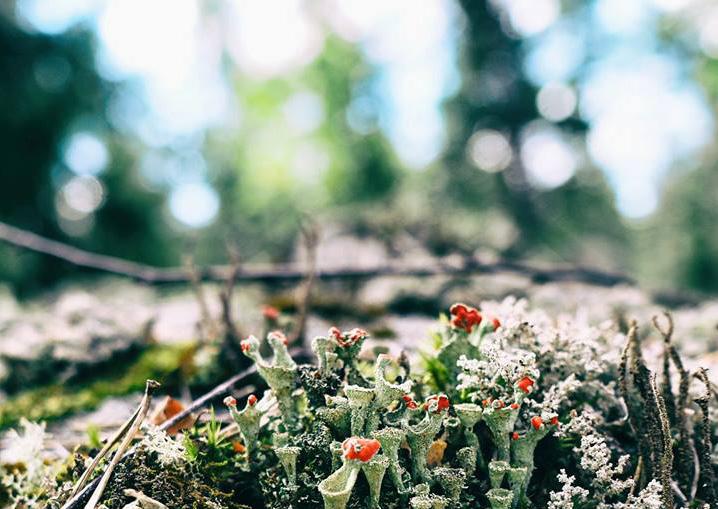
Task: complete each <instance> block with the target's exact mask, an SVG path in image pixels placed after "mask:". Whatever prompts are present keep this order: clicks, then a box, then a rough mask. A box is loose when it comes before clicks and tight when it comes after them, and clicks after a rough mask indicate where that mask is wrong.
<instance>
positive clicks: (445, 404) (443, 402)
mask: <svg viewBox="0 0 718 509" xmlns="http://www.w3.org/2000/svg"><path fill="white" fill-rule="evenodd" d="M434 401H436V410H435V411H434V413H437V414H438V413H439V412H442V411H444V410H446V409H448V408H449V405H450V402H449V397H448V396H447V395H446V394H438V395H437V394H434V395H433V396H429V397H428V398H426V402H425V403H424V410H429V406H430V405H431V403H432V402H434Z"/></svg>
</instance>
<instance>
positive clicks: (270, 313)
mask: <svg viewBox="0 0 718 509" xmlns="http://www.w3.org/2000/svg"><path fill="white" fill-rule="evenodd" d="M262 316H264V318H266V319H267V320H269V321H270V322H275V321H277V319H279V310H278V309H277V308H275V307H274V306H263V307H262Z"/></svg>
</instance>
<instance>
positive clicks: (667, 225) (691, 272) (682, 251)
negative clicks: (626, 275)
mask: <svg viewBox="0 0 718 509" xmlns="http://www.w3.org/2000/svg"><path fill="white" fill-rule="evenodd" d="M716 164H717V163H716V162H715V159H714V160H713V161H710V160H709V161H707V162H706V163H705V165H704V166H702V167H700V168H698V169H694V170H687V171H686V170H684V171H681V172H678V173H676V174H675V175H673V176H672V177H671V178H669V179H668V181H667V183H666V186H665V192H664V194H663V198H662V201H661V206H660V209H659V212H658V213H657V214H656V215H655V217H653V218H652V219H651V220H650V221H649V223H648V224H647V225H646V226H645V227H644V228H643V229H642V231H641V232H640V236H639V240H640V243H639V251H638V259H639V261H640V263H639V264H638V266H639V268H640V275H641V276H642V280H643V281H645V282H646V285H647V286H652V287H659V288H666V287H668V288H681V289H695V290H701V291H705V292H716V291H718V265H717V264H716V260H718V234H717V232H718V226H716V225H718V170H717V169H716Z"/></svg>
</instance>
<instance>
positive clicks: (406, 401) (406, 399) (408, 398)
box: [401, 394, 419, 410]
mask: <svg viewBox="0 0 718 509" xmlns="http://www.w3.org/2000/svg"><path fill="white" fill-rule="evenodd" d="M401 399H402V400H404V404H405V405H406V407H407V408H409V409H410V410H416V409H417V408H418V407H419V405H417V404H416V401H414V398H412V397H411V396H409V395H408V394H404V395H403V396H402V397H401Z"/></svg>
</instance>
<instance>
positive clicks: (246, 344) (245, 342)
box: [239, 339, 252, 353]
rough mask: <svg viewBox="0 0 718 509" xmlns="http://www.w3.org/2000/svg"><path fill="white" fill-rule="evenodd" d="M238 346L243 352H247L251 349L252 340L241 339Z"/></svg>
mask: <svg viewBox="0 0 718 509" xmlns="http://www.w3.org/2000/svg"><path fill="white" fill-rule="evenodd" d="M239 346H240V348H241V349H242V351H243V352H245V353H246V352H249V351H250V350H251V349H252V342H251V341H250V340H249V339H243V340H242V341H240V343H239Z"/></svg>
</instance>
